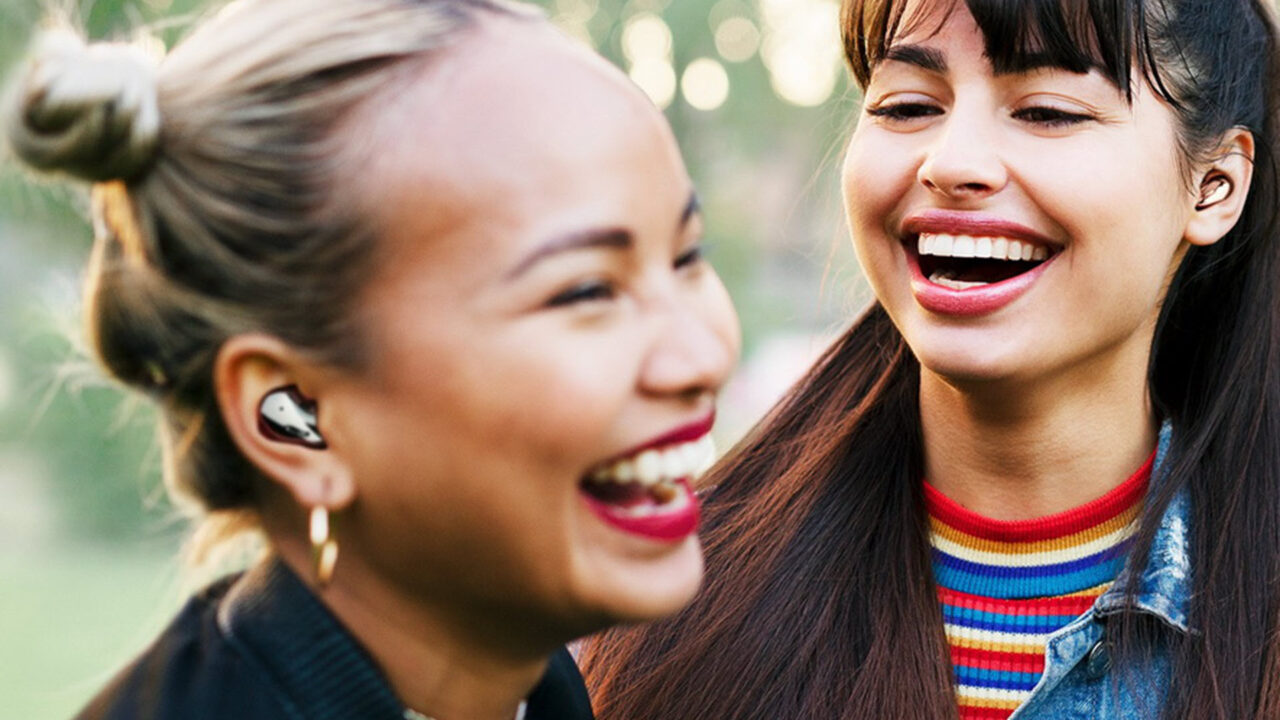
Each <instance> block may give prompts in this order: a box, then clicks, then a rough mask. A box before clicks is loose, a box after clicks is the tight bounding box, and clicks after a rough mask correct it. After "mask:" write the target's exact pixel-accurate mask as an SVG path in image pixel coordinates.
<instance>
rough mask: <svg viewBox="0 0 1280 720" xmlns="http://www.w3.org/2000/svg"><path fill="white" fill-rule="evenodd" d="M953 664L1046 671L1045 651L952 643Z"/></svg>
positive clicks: (989, 668)
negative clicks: (976, 646) (1011, 649)
mask: <svg viewBox="0 0 1280 720" xmlns="http://www.w3.org/2000/svg"><path fill="white" fill-rule="evenodd" d="M951 664H952V665H963V666H965V667H972V668H986V669H987V670H1003V671H1006V672H1024V673H1036V674H1040V673H1043V672H1044V653H1043V652H1040V653H1015V652H1000V651H998V650H978V649H976V648H963V647H956V646H955V645H952V646H951Z"/></svg>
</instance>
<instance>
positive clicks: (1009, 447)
mask: <svg viewBox="0 0 1280 720" xmlns="http://www.w3.org/2000/svg"><path fill="white" fill-rule="evenodd" d="M1125 365H1126V367H1127V369H1123V370H1117V369H1116V368H1097V367H1090V368H1082V369H1081V370H1080V371H1078V372H1075V373H1072V374H1071V376H1070V377H1059V378H1052V379H1044V378H1037V379H1036V380H1035V381H1034V382H1033V383H1031V382H1028V383H1018V382H1013V381H1000V382H983V383H957V382H951V381H948V380H946V379H944V378H942V377H940V376H938V375H936V374H934V373H931V372H929V371H928V370H927V369H925V368H922V369H921V377H920V415H921V424H922V429H923V434H924V456H925V473H926V477H927V478H928V480H929V482H930V483H931V484H932V485H933V486H934V487H935V488H937V489H938V490H939V491H940V492H942V493H943V494H944V495H946V496H947V497H949V498H951V499H952V500H954V501H955V502H957V503H958V504H960V505H961V506H962V507H965V508H967V509H969V510H971V511H973V512H976V513H978V514H979V515H983V516H986V517H989V518H992V519H996V520H1024V519H1028V518H1034V517H1041V516H1044V515H1051V514H1054V513H1058V512H1062V511H1064V510H1069V509H1071V508H1073V507H1077V506H1079V505H1082V504H1084V503H1087V502H1089V501H1090V500H1093V499H1095V498H1098V497H1101V496H1102V495H1104V494H1106V493H1107V491H1109V490H1111V489H1112V488H1114V487H1115V486H1117V485H1118V484H1120V483H1121V482H1123V481H1124V479H1125V478H1127V477H1129V476H1130V475H1131V474H1132V473H1133V472H1134V470H1136V469H1137V468H1138V467H1140V466H1141V465H1142V463H1143V462H1144V461H1145V460H1146V459H1147V457H1148V456H1149V455H1150V453H1151V449H1152V448H1153V447H1155V443H1156V435H1157V432H1158V427H1157V424H1156V418H1155V414H1154V412H1153V410H1152V409H1151V405H1150V401H1149V399H1148V396H1147V388H1146V372H1145V363H1142V362H1136V363H1135V362H1130V363H1126V364H1125Z"/></svg>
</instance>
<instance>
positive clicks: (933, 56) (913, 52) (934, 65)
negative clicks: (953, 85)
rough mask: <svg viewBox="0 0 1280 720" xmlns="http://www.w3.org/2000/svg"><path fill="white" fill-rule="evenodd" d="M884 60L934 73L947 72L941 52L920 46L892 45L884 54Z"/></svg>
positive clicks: (945, 60)
mask: <svg viewBox="0 0 1280 720" xmlns="http://www.w3.org/2000/svg"><path fill="white" fill-rule="evenodd" d="M884 59H885V60H895V61H897V62H901V63H907V64H908V65H915V66H916V67H919V68H923V69H925V70H929V71H931V72H936V73H945V72H946V71H947V56H946V55H944V54H943V53H942V51H941V50H935V49H934V48H927V47H924V46H922V45H894V46H893V47H891V48H889V49H888V50H886V51H885V53H884Z"/></svg>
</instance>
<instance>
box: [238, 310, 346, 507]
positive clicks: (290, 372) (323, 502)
mask: <svg viewBox="0 0 1280 720" xmlns="http://www.w3.org/2000/svg"><path fill="white" fill-rule="evenodd" d="M213 378H214V388H215V392H216V393H217V399H218V409H219V410H220V411H221V413H222V419H223V422H224V423H225V424H226V427H227V432H228V433H229V434H230V435H231V439H232V440H233V441H234V442H235V444H236V447H238V448H239V449H240V452H241V453H243V454H244V456H245V458H247V459H248V460H249V462H251V463H253V465H254V466H255V467H256V468H258V470H259V471H261V472H262V474H263V475H264V476H266V477H267V478H269V479H270V480H273V481H275V482H276V483H277V484H278V485H280V486H281V487H282V488H284V489H285V490H287V491H288V492H289V494H290V495H292V496H293V499H294V500H295V501H296V502H297V503H298V504H299V505H300V506H302V507H304V508H314V507H317V506H321V507H325V508H328V509H330V510H339V509H342V508H344V507H346V506H347V505H349V504H350V503H351V501H352V500H354V499H355V494H356V486H355V480H354V477H353V476H352V473H351V470H350V468H349V467H348V466H347V464H346V463H345V462H343V460H342V457H341V456H340V455H339V454H338V453H336V452H334V451H333V450H332V449H329V448H317V447H308V446H306V445H305V444H300V443H297V442H290V441H289V440H287V439H283V438H280V437H279V436H273V434H272V433H270V432H263V430H262V425H261V420H260V413H261V406H262V401H263V398H265V397H267V396H268V395H269V394H271V393H273V392H274V391H277V390H280V389H281V388H285V387H289V386H296V387H297V388H298V392H299V393H301V394H302V395H303V396H304V397H305V398H306V399H307V400H308V401H310V402H314V403H316V404H317V405H320V404H322V403H323V402H324V397H323V395H324V393H323V391H324V384H323V381H322V375H321V373H319V372H316V371H315V370H314V368H312V367H311V366H310V365H309V364H307V363H306V362H305V361H304V360H303V359H302V358H300V357H299V356H298V355H297V354H296V353H295V352H293V351H292V350H291V349H290V348H289V346H288V345H286V344H285V343H284V342H282V341H281V340H279V339H277V338H274V337H271V336H268V335H259V334H245V335H235V336H233V337H231V338H230V339H228V340H227V341H226V342H225V343H223V345H222V348H221V349H220V350H219V351H218V357H217V359H216V360H215V361H214V366H213ZM318 430H319V432H320V434H321V436H323V435H324V428H318Z"/></svg>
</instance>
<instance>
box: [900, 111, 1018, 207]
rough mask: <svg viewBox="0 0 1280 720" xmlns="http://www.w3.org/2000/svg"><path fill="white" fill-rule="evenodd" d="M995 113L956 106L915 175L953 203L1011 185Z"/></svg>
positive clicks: (931, 189)
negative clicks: (996, 130)
mask: <svg viewBox="0 0 1280 720" xmlns="http://www.w3.org/2000/svg"><path fill="white" fill-rule="evenodd" d="M995 122H996V118H995V116H994V114H993V113H989V112H983V111H982V110H981V109H978V108H965V107H962V106H956V107H954V108H952V111H951V112H950V113H949V114H948V116H947V117H946V120H945V121H944V122H943V123H942V124H940V125H939V127H938V128H937V130H936V133H937V134H936V137H935V139H934V142H933V143H931V144H930V145H929V146H928V147H927V148H926V155H925V158H924V160H923V161H922V162H921V164H920V168H919V170H918V171H917V173H916V179H917V180H918V181H919V182H920V183H921V184H922V185H924V186H925V187H926V188H928V189H929V190H930V191H931V192H933V193H935V194H937V195H941V196H944V197H947V198H951V199H972V198H981V197H985V196H988V195H992V194H995V193H997V192H999V191H1000V190H1001V189H1002V188H1003V187H1004V186H1005V185H1006V184H1007V183H1008V181H1009V175H1008V169H1007V168H1006V167H1005V165H1004V162H1003V161H1002V160H1001V158H1000V155H999V153H998V151H997V150H998V148H999V144H998V139H997V138H996V137H995V134H996V132H995V128H994V123H995Z"/></svg>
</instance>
